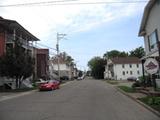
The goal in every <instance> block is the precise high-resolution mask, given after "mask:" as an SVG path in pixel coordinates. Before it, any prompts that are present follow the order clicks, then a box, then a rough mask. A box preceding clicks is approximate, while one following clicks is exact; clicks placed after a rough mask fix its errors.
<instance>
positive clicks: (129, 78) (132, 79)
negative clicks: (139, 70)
mask: <svg viewBox="0 0 160 120" xmlns="http://www.w3.org/2000/svg"><path fill="white" fill-rule="evenodd" d="M127 80H128V81H137V80H138V79H137V78H136V77H128V78H127Z"/></svg>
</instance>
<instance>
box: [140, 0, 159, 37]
mask: <svg viewBox="0 0 160 120" xmlns="http://www.w3.org/2000/svg"><path fill="white" fill-rule="evenodd" d="M156 2H157V0H150V1H149V2H148V4H147V5H146V7H145V9H144V13H143V17H142V21H141V26H140V30H139V33H138V36H144V35H145V25H146V23H147V19H148V16H149V14H150V11H151V9H152V7H153V6H154V4H155V3H156Z"/></svg>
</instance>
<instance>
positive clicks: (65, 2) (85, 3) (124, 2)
mask: <svg viewBox="0 0 160 120" xmlns="http://www.w3.org/2000/svg"><path fill="white" fill-rule="evenodd" d="M75 1H78V0H67V1H66V0H63V1H48V2H35V3H21V4H8V5H0V7H23V6H51V5H92V4H94V5H99V4H135V3H145V2H148V1H147V0H138V1H115V2H113V1H106V2H75Z"/></svg>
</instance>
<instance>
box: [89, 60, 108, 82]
mask: <svg viewBox="0 0 160 120" xmlns="http://www.w3.org/2000/svg"><path fill="white" fill-rule="evenodd" d="M88 66H89V68H90V69H91V75H92V76H93V77H94V78H96V79H103V76H104V75H103V74H104V70H105V67H104V66H105V61H104V59H102V58H101V57H94V58H92V59H91V60H90V61H89V62H88Z"/></svg>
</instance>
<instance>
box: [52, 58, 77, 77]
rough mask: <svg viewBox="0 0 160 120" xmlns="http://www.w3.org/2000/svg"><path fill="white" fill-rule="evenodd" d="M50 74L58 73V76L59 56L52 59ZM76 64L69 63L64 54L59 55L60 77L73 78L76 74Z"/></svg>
mask: <svg viewBox="0 0 160 120" xmlns="http://www.w3.org/2000/svg"><path fill="white" fill-rule="evenodd" d="M49 63H50V65H49V66H50V74H51V76H52V75H53V76H54V75H55V74H56V75H57V76H58V59H57V57H54V58H52V59H51V60H50V62H49ZM74 70H75V69H74V66H73V65H72V64H69V63H67V62H66V61H65V58H63V57H62V56H60V57H59V71H60V77H61V78H62V79H72V78H74V75H75V74H76V73H75V72H74Z"/></svg>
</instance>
